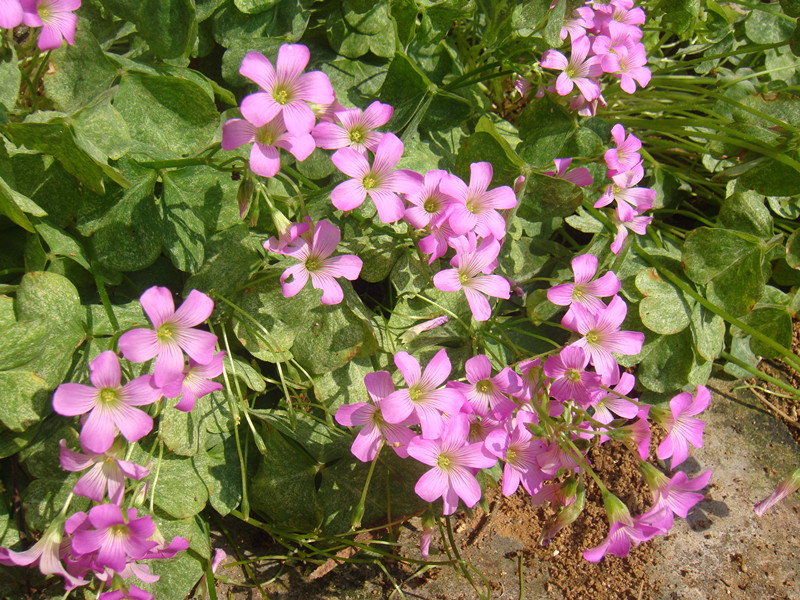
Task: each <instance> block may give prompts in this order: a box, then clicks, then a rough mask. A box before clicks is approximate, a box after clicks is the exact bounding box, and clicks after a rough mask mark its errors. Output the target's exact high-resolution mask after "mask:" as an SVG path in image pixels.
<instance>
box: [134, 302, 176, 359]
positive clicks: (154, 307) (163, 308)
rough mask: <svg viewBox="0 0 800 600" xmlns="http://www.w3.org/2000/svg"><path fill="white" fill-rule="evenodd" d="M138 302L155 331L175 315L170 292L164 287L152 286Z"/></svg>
mask: <svg viewBox="0 0 800 600" xmlns="http://www.w3.org/2000/svg"><path fill="white" fill-rule="evenodd" d="M139 302H140V303H141V305H142V309H144V312H145V314H146V315H147V318H148V319H150V322H151V323H152V324H153V327H154V328H155V329H158V328H159V327H161V326H162V325H163V324H164V323H165V322H166V321H168V320H169V319H170V318H171V317H172V315H173V314H174V313H175V302H174V300H173V299H172V292H171V291H169V289H167V288H165V287H159V286H153V287H151V288H148V289H147V290H145V292H144V293H143V294H142V295H141V297H140V298H139ZM126 358H127V357H126Z"/></svg>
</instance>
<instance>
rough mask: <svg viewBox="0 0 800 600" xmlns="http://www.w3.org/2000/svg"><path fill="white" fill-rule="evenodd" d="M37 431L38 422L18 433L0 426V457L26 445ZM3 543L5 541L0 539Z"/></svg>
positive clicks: (6, 455) (7, 455)
mask: <svg viewBox="0 0 800 600" xmlns="http://www.w3.org/2000/svg"><path fill="white" fill-rule="evenodd" d="M38 431H39V424H38V423H37V424H36V425H33V426H32V427H28V428H27V429H26V430H25V431H22V432H20V433H17V432H14V431H11V430H10V429H5V428H4V427H0V458H7V457H9V456H11V455H12V454H16V453H17V452H19V451H20V450H22V449H23V448H25V447H27V446H28V444H30V443H31V442H32V440H33V438H34V437H35V436H36V434H37V433H38ZM0 543H2V544H4V545H5V542H3V541H2V540H0Z"/></svg>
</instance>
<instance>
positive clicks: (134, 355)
mask: <svg viewBox="0 0 800 600" xmlns="http://www.w3.org/2000/svg"><path fill="white" fill-rule="evenodd" d="M140 303H141V305H142V308H143V309H144V312H145V314H146V315H147V317H148V318H149V319H150V322H151V323H152V325H153V328H152V329H149V328H139V329H133V330H130V331H127V332H125V333H123V334H122V335H121V336H120V338H119V347H120V351H121V352H122V355H123V357H124V358H125V359H127V360H128V361H130V362H132V363H143V362H148V361H151V360H152V359H154V358H155V365H154V368H153V374H152V375H151V374H145V375H140V376H139V377H136V378H133V379H131V380H130V381H128V382H127V383H124V384H123V382H122V368H121V366H120V359H119V357H118V356H117V354H116V353H114V352H112V351H110V350H106V351H105V352H101V353H100V354H99V355H98V356H97V357H96V358H95V359H94V360H93V361H92V362H91V363H90V365H89V368H90V375H89V381H90V383H91V385H86V384H82V383H62V384H61V385H59V386H58V388H57V389H56V391H55V393H54V394H53V410H55V412H56V413H58V414H60V415H62V416H65V417H75V416H81V417H82V418H81V421H82V427H81V432H80V444H81V448H82V450H83V452H82V453H81V452H76V451H74V450H71V449H69V448H67V446H66V441H65V440H61V441H60V445H61V453H60V461H61V466H62V468H63V469H64V470H66V471H72V472H81V471H86V472H85V473H84V474H83V476H82V477H81V478H80V479H78V481H77V483H76V484H75V486H74V488H73V490H72V493H73V494H77V495H79V496H84V497H86V498H89V499H90V500H92V501H93V502H94V503H95V504H94V505H93V506H92V507H91V508H90V509H89V511H88V512H77V513H74V514H73V515H71V516H70V517H69V518H68V519H67V518H65V515H66V511H67V508H68V506H69V502H67V505H66V506H65V507H64V509H63V510H62V513H61V514H60V515H59V517H58V518H57V519H56V520H55V521H54V522H53V523H52V524H51V526H50V527H49V528H48V530H47V531H46V532H45V533H44V534H43V536H42V538H41V539H40V540H39V541H38V542H37V543H36V544H35V545H34V546H33V547H31V548H30V549H29V550H26V551H24V552H14V551H11V550H8V549H5V548H0V564H5V565H18V566H27V565H31V564H34V563H37V562H38V565H39V568H40V570H41V571H42V573H44V574H57V575H61V576H62V577H63V578H64V580H65V586H66V588H67V589H68V590H69V589H73V588H75V587H78V586H81V585H85V584H87V583H88V582H89V579H90V578H91V575H92V574H93V575H94V577H95V578H96V579H97V580H99V581H100V582H102V583H103V584H104V586H105V587H107V588H108V591H106V592H104V593H101V594H100V596H99V598H102V599H104V600H115V599H118V598H137V599H139V600H143V599H144V600H147V599H152V598H153V596H152V595H151V594H149V593H147V592H145V591H143V590H141V589H139V588H138V587H136V586H135V585H133V584H130V583H128V581H127V580H129V579H130V578H131V577H134V576H135V577H137V578H138V579H140V580H141V581H145V582H153V581H156V580H158V576H157V575H154V574H151V573H150V571H149V567H148V566H147V565H145V564H139V561H142V560H149V559H156V558H171V557H173V556H175V554H176V553H177V552H179V551H181V550H185V549H186V548H187V547H188V541H187V540H185V539H184V538H182V537H175V538H174V539H173V540H172V542H171V543H169V544H167V542H166V540H164V538H163V536H161V534H160V533H159V532H158V530H157V527H156V524H155V522H154V521H153V518H152V516H150V515H139V514H138V513H137V509H136V508H133V507H131V508H124V505H125V504H126V503H127V504H131V503H133V498H132V497H127V498H126V495H125V492H126V479H130V480H132V481H141V480H142V479H144V478H145V477H147V475H148V474H149V469H148V468H146V467H144V466H142V465H139V464H136V463H134V462H130V461H128V460H124V456H125V450H126V444H125V441H124V440H126V441H127V442H129V443H133V442H136V441H138V440H140V439H141V438H142V437H144V436H145V435H147V434H148V433H150V431H151V430H152V428H153V418H152V417H151V416H150V415H149V414H148V413H147V412H145V411H144V410H142V408H140V407H146V406H149V405H152V404H154V403H156V402H159V401H160V400H161V398H162V397H166V398H179V399H178V402H177V404H176V406H175V408H177V409H178V410H182V411H186V412H188V411H191V410H192V408H193V407H194V404H195V401H196V399H197V398H200V397H202V396H204V395H206V394H209V393H211V392H213V391H216V390H219V389H221V388H222V386H221V384H219V383H216V382H213V381H210V379H212V378H214V377H217V376H219V375H220V374H221V373H222V369H223V364H222V358H223V353H222V352H217V353H215V346H216V343H217V338H216V336H215V335H213V334H211V333H209V332H207V331H203V330H201V329H197V325H200V324H201V323H203V322H204V321H205V320H206V319H208V317H209V316H210V315H211V312H212V310H213V309H214V303H213V302H212V301H211V299H210V298H209V297H208V296H206V295H205V294H203V293H201V292H198V291H196V290H192V292H191V293H190V294H189V296H188V297H187V299H186V301H185V302H184V303H183V304H182V305H181V306H180V307H179V308H178V309H177V310H175V304H174V302H173V299H172V293H171V292H170V291H169V290H168V289H167V288H163V287H151V288H150V289H148V290H146V291H145V292H144V293H143V294H142V296H141V298H140ZM187 358H188V364H187ZM126 501H127V502H126Z"/></svg>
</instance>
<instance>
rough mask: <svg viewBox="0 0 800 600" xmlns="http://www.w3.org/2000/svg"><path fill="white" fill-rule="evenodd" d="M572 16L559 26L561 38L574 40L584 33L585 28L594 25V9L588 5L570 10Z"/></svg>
mask: <svg viewBox="0 0 800 600" xmlns="http://www.w3.org/2000/svg"><path fill="white" fill-rule="evenodd" d="M572 14H573V18H572V19H567V21H565V22H564V26H563V27H562V28H561V35H560V37H561V39H562V40H565V39H567V36H569V37H570V39H571V40H576V39H578V38H579V37H581V36H584V35H586V30H587V29H591V28H592V27H594V11H593V10H592V9H591V8H590V7H588V6H582V7H580V8H576V9H575V10H573V11H572Z"/></svg>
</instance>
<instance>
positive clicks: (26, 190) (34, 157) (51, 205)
mask: <svg viewBox="0 0 800 600" xmlns="http://www.w3.org/2000/svg"><path fill="white" fill-rule="evenodd" d="M11 166H12V167H13V169H14V180H15V186H16V187H17V189H18V190H19V191H20V192H22V193H23V194H25V195H27V196H28V197H30V199H31V200H33V201H34V202H35V203H36V204H37V205H38V206H40V207H41V208H42V209H43V210H44V211H45V212H46V213H47V220H48V222H50V223H52V224H53V225H56V226H58V227H62V228H65V227H68V226H69V225H71V224H72V223H74V221H75V215H76V214H77V213H78V211H79V208H83V207H85V206H90V205H92V204H94V203H95V202H102V199H103V197H102V196H98V195H97V194H95V193H93V192H91V191H89V190H87V189H86V186H84V185H82V184H81V183H80V182H79V181H78V180H77V179H75V177H73V176H72V175H70V174H69V173H67V172H66V171H65V170H64V167H63V166H61V163H60V162H58V161H57V160H54V159H53V158H52V157H51V156H47V155H44V154H17V155H16V156H14V157H13V158H12V160H11Z"/></svg>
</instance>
